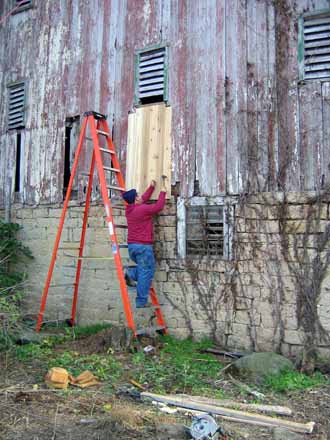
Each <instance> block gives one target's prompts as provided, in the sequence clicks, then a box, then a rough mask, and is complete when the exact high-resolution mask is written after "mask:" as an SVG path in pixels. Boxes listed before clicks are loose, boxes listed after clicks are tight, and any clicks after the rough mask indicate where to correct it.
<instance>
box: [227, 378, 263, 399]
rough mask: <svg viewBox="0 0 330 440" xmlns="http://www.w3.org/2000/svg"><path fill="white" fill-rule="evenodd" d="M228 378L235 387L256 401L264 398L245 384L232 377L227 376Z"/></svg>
mask: <svg viewBox="0 0 330 440" xmlns="http://www.w3.org/2000/svg"><path fill="white" fill-rule="evenodd" d="M228 376H229V377H230V380H231V381H232V382H233V383H234V384H235V385H237V386H238V387H239V388H241V389H243V390H244V391H245V392H247V393H248V394H251V396H254V397H256V398H257V399H261V400H262V399H264V398H265V397H266V396H265V395H264V394H263V393H260V392H259V391H255V390H253V389H252V388H250V387H249V385H246V383H243V382H241V381H239V380H237V379H235V378H234V377H233V376H232V375H230V374H229V375H228Z"/></svg>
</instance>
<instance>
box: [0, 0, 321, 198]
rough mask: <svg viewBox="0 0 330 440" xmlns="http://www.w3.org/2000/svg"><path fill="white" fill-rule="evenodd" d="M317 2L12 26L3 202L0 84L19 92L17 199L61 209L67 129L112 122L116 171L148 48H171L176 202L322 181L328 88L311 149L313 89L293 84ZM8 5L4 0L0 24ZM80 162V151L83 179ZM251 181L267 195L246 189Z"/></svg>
mask: <svg viewBox="0 0 330 440" xmlns="http://www.w3.org/2000/svg"><path fill="white" fill-rule="evenodd" d="M325 3H326V2H325V0H315V1H314V0H313V1H312V0H303V1H301V2H294V1H293V0H287V1H286V2H285V1H283V2H270V1H269V0H258V1H257V0H255V2H253V1H249V2H246V1H245V0H219V1H214V0H197V1H196V2H193V3H192V2H191V1H190V0H166V1H164V0H126V1H122V0H109V1H104V2H100V1H98V0H89V1H88V2H86V1H84V0H72V1H70V2H67V1H66V0H58V1H57V2H54V1H51V0H45V1H43V2H36V3H35V6H34V7H33V8H31V9H28V10H26V11H24V12H21V13H19V14H16V15H12V16H10V17H8V19H7V20H6V22H5V23H4V24H3V25H2V26H1V27H0V41H1V42H2V44H1V46H0V65H1V66H2V68H1V71H0V93H1V96H2V98H3V99H1V101H0V143H1V148H0V183H1V184H0V204H1V205H3V204H4V203H5V198H6V197H8V196H9V192H10V191H12V188H13V186H12V184H11V183H10V182H11V181H12V179H13V175H14V169H15V144H16V133H15V132H10V133H8V132H7V128H6V117H7V116H6V114H7V111H6V106H7V88H6V87H7V84H8V83H10V82H12V81H16V80H22V79H27V80H28V98H27V107H26V117H27V118H26V127H25V130H24V154H23V157H22V160H23V165H24V169H25V171H24V176H22V178H23V182H24V188H25V189H24V193H23V195H22V197H23V201H24V202H25V203H28V204H36V203H40V202H51V203H57V202H61V201H62V183H63V161H64V136H65V119H66V117H68V116H73V115H77V114H80V115H82V114H83V113H84V112H85V111H86V110H89V109H95V110H98V111H100V112H103V113H106V114H108V121H109V125H110V126H111V127H112V128H113V136H114V141H115V143H116V145H117V149H118V152H119V155H120V157H121V159H122V163H123V168H124V169H125V160H126V145H127V117H128V112H129V111H131V110H133V107H134V102H133V98H134V52H135V51H136V50H137V49H142V48H145V47H148V46H152V45H154V44H168V45H169V54H170V55H169V57H170V59H169V105H171V106H172V109H173V112H172V114H173V120H172V127H173V131H172V161H173V181H172V183H173V184H174V183H175V182H180V192H181V195H182V196H187V197H189V196H192V195H193V189H194V180H195V179H198V180H199V188H200V191H201V194H202V195H221V194H226V193H237V192H240V191H241V190H243V189H247V188H250V189H252V190H253V189H255V190H260V189H267V188H268V189H276V188H277V182H276V181H277V177H278V176H277V175H276V173H277V169H278V168H280V169H281V170H282V174H281V176H280V177H281V179H280V183H281V185H282V187H283V188H284V187H285V188H286V189H287V190H290V189H292V190H299V189H301V190H303V189H310V188H313V187H316V186H317V184H318V182H320V180H322V179H325V180H327V179H329V168H328V167H325V166H324V164H323V162H324V158H325V157H328V155H329V151H328V150H329V148H330V146H329V142H328V141H327V137H326V136H325V135H324V133H325V131H326V126H325V122H324V121H325V120H326V118H327V115H328V106H327V105H326V103H327V99H328V94H329V92H328V90H329V88H328V87H327V85H324V86H323V87H321V88H320V96H319V98H318V102H319V103H320V106H319V107H318V108H320V111H321V113H320V112H318V121H319V122H320V121H321V122H320V124H321V129H320V131H319V132H318V135H317V139H316V138H315V134H314V135H313V134H312V133H313V131H312V130H311V129H312V128H313V127H314V126H315V120H314V119H313V113H311V110H312V108H313V101H312V95H311V93H313V90H312V89H313V87H312V88H311V89H309V88H306V89H304V88H300V89H299V87H298V83H297V80H298V63H297V19H298V17H299V15H300V14H301V13H302V12H305V11H315V10H317V9H322V8H324V5H325ZM11 5H12V2H11V0H5V1H3V2H2V4H1V6H0V11H1V14H5V13H6V11H9V10H10V7H11ZM275 48H276V49H275ZM275 50H276V59H275ZM316 87H317V86H316ZM314 89H315V87H314ZM322 103H323V104H325V105H321V104H322ZM300 107H302V108H304V112H307V113H309V114H310V115H311V116H310V117H309V118H306V117H305V116H304V115H300V123H298V122H299V108H300ZM322 109H323V110H322ZM324 109H326V110H324ZM325 111H326V113H322V112H325ZM301 123H303V127H302V126H301ZM322 124H323V125H322ZM301 130H302V131H301ZM314 133H315V131H314ZM314 141H315V142H316V143H317V149H316V150H315V148H312V145H314V144H315V142H314ZM288 148H289V150H290V152H291V153H292V154H291V156H290V157H291V159H292V160H291V163H290V166H289V167H287V168H286V162H287V159H288ZM299 152H301V155H300V156H299V154H300V153H299ZM302 155H303V157H302ZM254 157H256V158H257V159H256V160H252V159H254ZM89 160H90V155H89V154H88V152H87V153H86V154H85V156H84V158H83V161H82V163H81V165H80V171H82V170H86V169H88V165H89ZM306 163H310V164H312V165H311V166H312V168H313V171H312V175H308V173H309V169H308V170H307V169H306ZM323 175H324V177H322V176H323ZM256 176H258V178H257V179H256V182H257V183H258V184H259V182H266V183H268V184H269V186H268V187H267V188H266V186H263V185H261V186H260V185H259V186H258V184H255V183H253V185H252V187H251V186H249V185H248V181H249V179H252V178H255V177H256ZM252 180H253V179H252ZM252 180H251V181H252ZM10 187H11V189H10Z"/></svg>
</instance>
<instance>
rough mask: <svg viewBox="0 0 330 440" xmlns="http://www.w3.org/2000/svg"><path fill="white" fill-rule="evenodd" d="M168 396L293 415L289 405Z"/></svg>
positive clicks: (214, 404)
mask: <svg viewBox="0 0 330 440" xmlns="http://www.w3.org/2000/svg"><path fill="white" fill-rule="evenodd" d="M167 396H168V397H182V398H186V399H189V400H190V401H191V402H196V403H206V404H207V405H212V406H224V407H226V408H232V407H236V408H239V409H244V410H251V411H261V412H265V413H273V414H278V415H281V416H291V415H292V409H290V408H288V407H287V406H279V405H262V404H257V403H241V402H235V401H233V400H220V399H210V398H208V397H202V396H188V395H187V394H176V395H172V394H168V395H167Z"/></svg>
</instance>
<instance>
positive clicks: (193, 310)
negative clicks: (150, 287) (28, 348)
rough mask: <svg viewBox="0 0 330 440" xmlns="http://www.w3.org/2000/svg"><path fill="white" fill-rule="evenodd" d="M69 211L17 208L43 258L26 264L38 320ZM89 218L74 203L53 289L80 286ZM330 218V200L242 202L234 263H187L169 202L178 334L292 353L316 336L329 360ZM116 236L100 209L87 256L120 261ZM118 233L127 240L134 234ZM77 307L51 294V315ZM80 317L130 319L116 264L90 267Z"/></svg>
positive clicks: (164, 240) (163, 221)
mask: <svg viewBox="0 0 330 440" xmlns="http://www.w3.org/2000/svg"><path fill="white" fill-rule="evenodd" d="M60 214H61V208H60V207H54V206H43V207H35V208H31V207H26V208H22V207H19V206H14V207H13V212H12V220H13V221H16V222H17V223H19V224H21V225H22V226H23V229H22V231H21V233H20V234H21V235H20V236H21V239H22V240H23V242H24V244H26V245H27V246H29V247H30V249H31V250H32V252H33V254H34V257H35V259H34V261H33V262H31V263H29V266H28V268H27V270H28V273H29V285H28V286H27V290H26V300H25V308H26V311H27V312H28V313H30V314H36V313H37V312H38V309H39V305H40V299H41V294H42V290H43V287H44V283H45V279H46V275H47V270H48V266H49V261H50V257H51V252H52V247H53V243H54V241H55V235H56V231H57V226H58V223H59V217H60ZM115 217H116V223H118V224H124V223H125V217H124V211H123V209H116V210H115ZM82 218H83V207H81V206H74V205H73V206H70V208H69V210H68V215H67V219H66V222H65V225H64V230H63V235H62V237H63V240H62V242H61V246H60V247H61V250H60V251H59V256H58V259H57V262H56V266H55V271H54V278H53V282H52V284H72V283H73V282H74V274H75V263H76V262H75V260H74V259H72V258H70V257H68V255H74V254H75V252H76V251H73V250H70V249H68V248H70V247H73V246H76V247H78V246H79V240H80V228H81V225H82ZM329 220H330V214H329V202H328V201H327V200H325V198H324V197H323V199H322V198H319V197H317V195H316V194H311V193H308V194H301V193H299V194H295V193H290V194H288V195H284V194H282V193H281V194H275V195H274V194H263V195H260V196H258V197H255V196H253V197H249V198H246V199H240V200H238V201H237V204H236V207H235V224H234V241H233V259H232V260H231V261H223V260H208V261H207V260H204V259H191V260H182V259H179V258H178V257H177V237H176V235H177V228H176V205H175V201H174V200H173V201H172V202H171V203H168V205H167V206H166V209H165V210H164V211H163V212H162V213H161V214H160V215H159V216H158V217H157V219H156V221H155V235H156V243H155V254H156V259H157V269H156V275H155V287H156V290H157V293H158V296H159V300H160V303H161V304H162V310H163V312H164V315H165V318H166V322H167V325H168V328H169V331H170V333H171V334H174V335H176V336H180V337H186V336H193V337H195V338H198V339H200V338H202V337H205V336H209V337H212V338H214V339H216V340H217V341H218V342H219V343H220V344H223V345H226V346H228V347H231V348H236V349H242V348H244V349H253V350H257V351H262V350H276V351H279V352H282V353H284V354H287V355H296V354H297V353H298V352H299V351H301V349H302V347H303V346H305V347H306V344H307V345H308V344H309V343H310V341H311V340H312V341H314V343H315V344H316V345H317V347H318V350H319V351H320V353H322V354H329V352H330V350H329V347H330V345H329V338H328V332H329V331H330V293H329V292H330V289H329V287H330V285H329V280H330V273H329V270H328V266H329V261H330V243H329V237H330V227H329ZM107 232H108V230H107V227H106V224H105V221H104V212H103V206H92V207H91V212H90V217H89V221H88V228H87V235H86V247H85V255H89V256H103V257H110V256H111V247H110V246H109V242H108V234H107ZM117 232H118V236H119V239H120V241H121V242H122V243H124V242H125V241H126V236H125V234H126V231H125V230H124V229H118V230H117ZM66 248H67V249H66ZM125 252H126V255H127V251H124V254H125ZM131 295H132V298H133V296H134V292H131ZM71 301H72V287H69V286H68V287H54V288H51V289H50V291H49V295H48V301H47V307H46V312H45V319H46V320H47V319H60V320H61V319H66V318H68V317H70V310H71ZM137 319H139V318H138V317H137ZM143 319H144V320H145V319H146V316H145V315H144V316H143ZM77 320H78V323H79V324H87V323H92V322H100V321H103V322H112V323H124V322H125V318H124V315H123V308H122V303H121V297H120V291H119V285H118V282H117V277H116V272H115V269H114V265H113V262H111V261H109V260H101V261H98V260H90V261H88V260H87V261H84V262H83V270H82V275H81V281H80V290H79V301H78V309H77ZM138 324H139V321H138Z"/></svg>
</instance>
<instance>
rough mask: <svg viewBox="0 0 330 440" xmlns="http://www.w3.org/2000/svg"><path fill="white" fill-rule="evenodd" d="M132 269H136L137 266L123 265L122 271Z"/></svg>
mask: <svg viewBox="0 0 330 440" xmlns="http://www.w3.org/2000/svg"><path fill="white" fill-rule="evenodd" d="M133 267H137V265H136V264H126V265H123V268H124V269H130V268H133Z"/></svg>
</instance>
